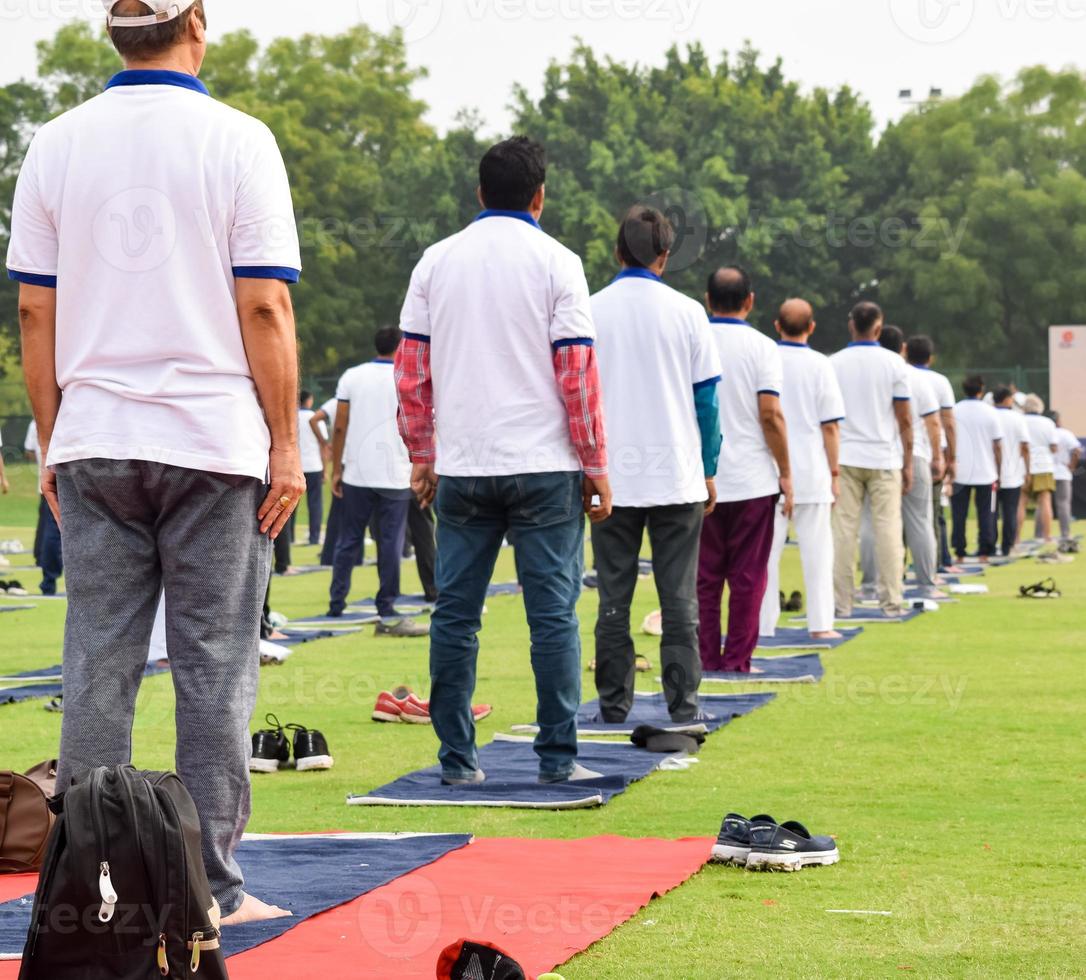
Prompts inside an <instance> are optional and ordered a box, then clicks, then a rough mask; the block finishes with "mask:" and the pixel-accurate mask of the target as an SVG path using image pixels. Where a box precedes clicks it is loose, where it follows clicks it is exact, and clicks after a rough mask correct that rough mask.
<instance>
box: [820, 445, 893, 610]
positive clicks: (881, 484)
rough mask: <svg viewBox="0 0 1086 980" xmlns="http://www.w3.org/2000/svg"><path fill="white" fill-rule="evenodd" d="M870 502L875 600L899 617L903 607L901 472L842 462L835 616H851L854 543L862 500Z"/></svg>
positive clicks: (836, 519)
mask: <svg viewBox="0 0 1086 980" xmlns="http://www.w3.org/2000/svg"><path fill="white" fill-rule="evenodd" d="M865 500H870V501H871V518H872V521H873V523H874V525H875V564H876V566H877V569H878V589H879V605H880V606H881V607H882V609H883V611H884V612H886V613H888V614H889V615H892V616H897V615H900V614H901V613H902V611H903V610H904V602H905V597H904V595H903V588H904V586H903V585H902V579H903V577H904V573H905V545H904V543H903V540H904V539H903V532H902V522H901V471H900V470H867V469H860V468H858V467H855V466H842V467H841V496H840V499H838V501H837V506H836V507H834V509H833V547H834V568H833V595H834V604H835V605H836V607H837V610H836V612H837V616H838V618H847V617H848V616H851V615H852V602H853V596H854V593H855V589H856V544H857V540H858V538H859V534H860V519H861V516H862V514H863V506H864V501H865Z"/></svg>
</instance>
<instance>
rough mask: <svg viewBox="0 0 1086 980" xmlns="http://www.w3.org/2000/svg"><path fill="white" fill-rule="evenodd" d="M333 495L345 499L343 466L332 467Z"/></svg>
mask: <svg viewBox="0 0 1086 980" xmlns="http://www.w3.org/2000/svg"><path fill="white" fill-rule="evenodd" d="M332 496H333V497H336V498H337V499H339V500H342V499H343V467H342V466H333V467H332Z"/></svg>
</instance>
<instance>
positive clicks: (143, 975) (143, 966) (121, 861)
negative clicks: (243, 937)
mask: <svg viewBox="0 0 1086 980" xmlns="http://www.w3.org/2000/svg"><path fill="white" fill-rule="evenodd" d="M53 805H54V809H55V810H57V811H58V814H59V816H58V819H57V822H56V825H55V826H54V828H53V834H52V837H51V839H50V841H49V850H48V852H47V853H46V857H45V863H44V865H43V868H42V874H41V880H40V881H39V883H38V891H37V894H36V895H35V897H34V911H33V915H32V917H31V926H30V933H29V935H28V936H27V941H26V949H25V950H24V952H23V965H22V970H21V971H20V973H19V980H149V978H159V977H165V976H174V977H188V978H190V980H226V977H227V972H226V961H225V959H224V958H223V954H222V952H221V950H220V949H219V935H220V934H219V928H218V918H219V915H218V909H217V908H215V910H214V912H213V911H212V909H213V906H214V904H215V903H214V900H213V899H212V897H211V889H210V887H209V886H208V883H207V873H206V871H205V870H204V861H203V857H202V853H201V847H200V842H201V836H200V818H199V817H198V816H197V813H196V807H195V805H194V804H193V802H192V797H190V796H189V794H188V791H187V790H186V789H185V787H184V785H182V783H181V780H180V779H179V778H178V777H177V776H176V775H174V774H173V773H167V772H138V771H137V770H135V769H133V768H131V767H130V766H123V767H118V768H115V769H106V768H100V769H94V770H92V771H91V772H89V773H88V774H87V775H86V776H84V777H82V778H81V779H79V780H78V781H76V782H75V783H73V784H72V787H71V788H70V789H69V790H68V792H67V793H65V794H64V795H63V796H62V797H58V798H57V799H56V800H54V804H53Z"/></svg>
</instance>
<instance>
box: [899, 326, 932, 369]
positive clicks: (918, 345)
mask: <svg viewBox="0 0 1086 980" xmlns="http://www.w3.org/2000/svg"><path fill="white" fill-rule="evenodd" d="M906 356H907V357H908V359H909V363H910V364H912V365H913V366H914V367H927V365H929V364H930V363H931V359H932V358H933V357H934V356H935V342H934V341H933V340H932V339H931V337H925V336H924V335H923V334H921V335H920V336H918V337H910V338H909V340H908V343H907V344H906Z"/></svg>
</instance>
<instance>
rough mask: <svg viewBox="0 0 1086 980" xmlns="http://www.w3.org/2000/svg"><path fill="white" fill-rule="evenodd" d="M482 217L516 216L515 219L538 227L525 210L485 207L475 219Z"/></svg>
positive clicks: (480, 219) (481, 218)
mask: <svg viewBox="0 0 1086 980" xmlns="http://www.w3.org/2000/svg"><path fill="white" fill-rule="evenodd" d="M484 218H516V219H517V221H525V222H527V223H528V224H530V225H532V226H534V227H536V228H538V227H539V222H538V221H536V220H535V218H533V217H532V216H531V215H530V214H529V213H528V212H527V211H502V210H501V209H499V208H487V209H486V210H485V211H480V212H479V214H478V215H477V216H476V218H475V220H476V221H482V220H483V219H484Z"/></svg>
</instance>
